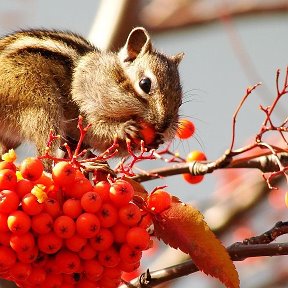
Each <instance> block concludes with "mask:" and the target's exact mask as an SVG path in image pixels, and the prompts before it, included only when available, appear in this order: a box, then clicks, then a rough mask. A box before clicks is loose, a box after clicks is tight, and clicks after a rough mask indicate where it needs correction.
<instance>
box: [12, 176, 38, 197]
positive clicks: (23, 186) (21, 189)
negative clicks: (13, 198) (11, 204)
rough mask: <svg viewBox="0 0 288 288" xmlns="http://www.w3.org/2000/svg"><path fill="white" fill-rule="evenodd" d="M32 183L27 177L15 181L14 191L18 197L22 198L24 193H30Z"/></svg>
mask: <svg viewBox="0 0 288 288" xmlns="http://www.w3.org/2000/svg"><path fill="white" fill-rule="evenodd" d="M33 187H34V183H33V182H32V181H30V180H28V179H21V180H19V181H18V182H17V185H16V192H17V194H18V196H19V197H20V199H22V198H23V197H24V196H25V195H26V194H28V193H30V192H31V190H32V188H33Z"/></svg>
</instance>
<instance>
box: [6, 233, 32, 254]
mask: <svg viewBox="0 0 288 288" xmlns="http://www.w3.org/2000/svg"><path fill="white" fill-rule="evenodd" d="M34 245H35V239H34V236H33V234H32V233H30V232H27V233H25V234H21V235H17V234H16V235H14V234H13V235H11V238H10V246H11V248H12V249H13V250H15V251H16V252H17V253H19V252H30V251H32V249H33V248H34Z"/></svg>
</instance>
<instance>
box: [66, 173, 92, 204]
mask: <svg viewBox="0 0 288 288" xmlns="http://www.w3.org/2000/svg"><path fill="white" fill-rule="evenodd" d="M92 189H93V187H92V184H91V182H90V181H89V180H88V179H87V178H85V177H81V176H79V177H78V176H77V177H76V178H75V180H74V182H73V185H72V186H71V187H69V189H68V191H67V193H66V194H65V195H67V196H68V197H71V198H76V199H81V197H82V196H83V195H84V194H85V193H86V192H89V191H91V190H92Z"/></svg>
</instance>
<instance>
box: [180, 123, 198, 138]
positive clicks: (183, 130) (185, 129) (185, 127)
mask: <svg viewBox="0 0 288 288" xmlns="http://www.w3.org/2000/svg"><path fill="white" fill-rule="evenodd" d="M194 133H195V126H194V124H193V123H192V122H191V121H190V120H187V119H181V120H179V122H178V129H177V132H176V136H177V137H178V138H180V139H188V138H190V137H191V136H193V134H194Z"/></svg>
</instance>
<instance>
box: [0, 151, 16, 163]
mask: <svg viewBox="0 0 288 288" xmlns="http://www.w3.org/2000/svg"><path fill="white" fill-rule="evenodd" d="M16 158H17V156H16V153H15V151H14V149H10V150H9V151H8V152H7V153H4V154H3V155H2V160H4V161H6V162H14V161H15V160H16Z"/></svg>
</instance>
